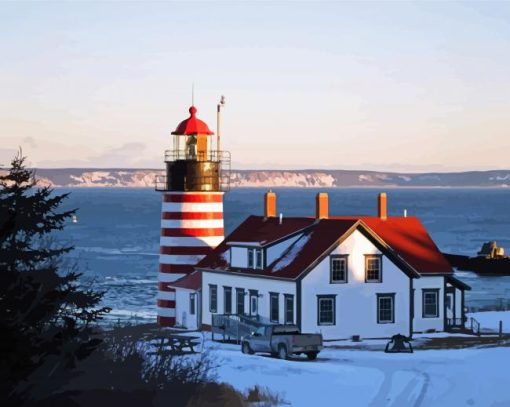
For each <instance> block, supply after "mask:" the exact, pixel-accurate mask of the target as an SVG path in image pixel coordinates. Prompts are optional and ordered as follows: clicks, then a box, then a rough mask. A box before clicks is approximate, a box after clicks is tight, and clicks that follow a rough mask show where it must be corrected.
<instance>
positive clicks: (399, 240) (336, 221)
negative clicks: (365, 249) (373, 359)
mask: <svg viewBox="0 0 510 407" xmlns="http://www.w3.org/2000/svg"><path fill="white" fill-rule="evenodd" d="M283 227H285V228H286V230H285V232H284V231H283V229H282V230H280V228H283ZM356 228H357V229H360V230H361V231H363V232H364V233H365V234H366V235H367V236H368V237H369V238H370V239H372V240H373V241H374V243H376V244H377V245H378V246H379V248H380V250H381V251H383V252H384V253H385V254H386V255H387V256H388V257H390V258H391V259H392V261H395V262H397V263H400V265H401V266H402V268H403V269H405V270H406V272H408V273H410V274H412V275H416V272H417V273H419V274H423V275H430V274H432V275H434V274H451V273H453V270H452V268H451V266H450V265H449V263H448V262H447V261H446V259H445V258H444V257H443V255H442V254H441V252H440V251H439V249H438V248H437V246H436V245H435V244H434V242H433V241H432V239H431V238H430V236H429V234H428V233H427V231H426V229H425V228H424V227H423V225H422V224H421V222H420V221H419V219H418V218H416V217H406V218H401V217H389V218H388V219H387V220H381V219H380V218H378V217H333V218H329V219H321V220H317V219H314V218H286V219H284V220H283V224H282V225H279V224H278V219H274V218H270V219H266V218H263V217H261V216H250V217H248V218H247V219H246V220H245V221H244V222H243V223H241V225H239V227H238V228H237V229H236V230H234V231H233V232H232V233H231V234H230V235H229V236H228V237H227V238H226V239H225V241H224V242H223V243H221V244H220V245H219V246H218V247H217V248H216V249H214V250H213V252H212V253H211V254H209V255H208V256H206V257H205V258H204V259H202V261H200V262H199V263H198V264H197V267H198V268H206V269H219V270H224V271H231V272H240V273H244V272H246V271H247V270H246V269H233V268H230V266H229V264H228V263H227V260H226V258H225V257H226V256H225V254H226V252H227V250H228V248H229V245H228V243H229V242H243V241H245V242H256V241H257V239H260V240H258V241H259V242H260V243H261V245H267V244H269V243H271V242H276V241H278V240H280V239H282V238H283V237H285V235H287V236H288V235H291V234H294V233H297V232H299V231H302V232H303V233H302V236H301V237H300V238H299V239H298V240H297V241H296V242H294V243H293V244H292V245H291V246H290V247H289V248H288V249H287V250H286V251H285V252H284V253H283V254H282V256H281V257H280V258H279V259H277V260H275V261H274V262H273V263H272V264H269V265H268V266H267V268H266V269H265V270H254V269H250V270H249V274H260V275H265V276H271V277H278V278H289V279H295V278H297V277H299V276H300V275H301V274H302V273H303V272H305V271H306V270H307V269H308V268H310V267H311V266H312V265H313V264H315V263H316V262H317V261H320V260H321V258H322V257H323V256H326V255H327V254H328V252H329V250H330V249H332V248H333V247H334V245H335V244H337V242H339V241H340V240H341V239H343V238H346V237H347V236H349V235H350V233H351V232H352V231H353V230H354V229H356ZM381 241H382V244H381ZM262 242H264V244H262Z"/></svg>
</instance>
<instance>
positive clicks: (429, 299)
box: [422, 289, 439, 318]
mask: <svg viewBox="0 0 510 407" xmlns="http://www.w3.org/2000/svg"><path fill="white" fill-rule="evenodd" d="M422 315H423V318H437V317H439V289H433V290H432V289H428V290H427V289H425V290H423V312H422Z"/></svg>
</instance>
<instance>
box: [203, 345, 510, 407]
mask: <svg viewBox="0 0 510 407" xmlns="http://www.w3.org/2000/svg"><path fill="white" fill-rule="evenodd" d="M207 346H208V347H210V348H211V352H212V354H213V355H214V356H215V357H217V358H218V361H219V362H220V368H219V369H218V375H219V380H220V381H224V382H227V383H230V384H231V385H233V386H234V387H235V388H237V389H239V390H241V391H244V390H246V389H248V388H250V387H253V386H254V385H256V384H258V385H261V386H264V387H267V388H269V389H271V390H272V391H273V392H276V393H279V394H281V395H282V396H283V398H284V399H285V400H286V401H287V402H288V403H289V404H290V405H292V406H405V407H407V406H449V407H450V406H464V405H466V406H500V407H503V406H510V391H509V389H508V385H509V384H510V379H509V371H508V361H510V347H494V348H470V349H452V350H417V351H415V353H413V354H386V353H384V352H382V350H381V351H371V350H349V349H334V348H332V347H331V346H327V347H326V348H325V349H324V350H323V351H322V352H321V353H320V355H319V358H318V359H317V360H316V361H308V360H307V359H302V358H297V359H295V360H289V361H283V360H279V359H274V358H271V357H269V356H265V355H244V354H242V353H241V352H240V350H239V346H237V345H228V344H218V343H212V342H207Z"/></svg>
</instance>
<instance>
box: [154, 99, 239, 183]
mask: <svg viewBox="0 0 510 407" xmlns="http://www.w3.org/2000/svg"><path fill="white" fill-rule="evenodd" d="M189 114H190V116H189V117H188V118H187V119H186V120H183V121H182V122H180V123H179V125H178V126H177V128H176V129H175V131H173V132H172V136H173V148H172V149H171V150H167V151H165V162H166V176H165V177H159V178H158V179H157V180H156V189H157V190H160V191H183V192H186V191H190V192H192V191H195V192H207V191H211V192H213V191H225V190H228V189H229V183H230V153H228V152H225V151H219V149H218V145H219V137H218V138H217V141H216V146H215V147H216V149H214V146H213V135H214V132H212V131H211V130H210V129H209V126H208V125H207V124H206V123H205V122H204V121H202V120H200V119H199V118H197V108H196V107H195V106H191V107H190V108H189ZM218 126H219V109H218ZM218 131H219V128H218Z"/></svg>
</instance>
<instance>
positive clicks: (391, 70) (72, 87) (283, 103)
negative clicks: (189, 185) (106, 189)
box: [0, 1, 510, 172]
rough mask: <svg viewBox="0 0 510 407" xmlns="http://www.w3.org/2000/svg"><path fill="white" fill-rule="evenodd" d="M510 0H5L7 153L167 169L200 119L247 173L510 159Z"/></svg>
mask: <svg viewBox="0 0 510 407" xmlns="http://www.w3.org/2000/svg"><path fill="white" fill-rule="evenodd" d="M509 67H510V2H487V1H484V2H480V3H477V2H440V1H436V2H404V1H400V2H383V1H377V2H365V1H358V2H320V1H310V2H302V1H299V2H298V1H289V2H276V1H271V2H269V1H255V2H244V1H243V2H241V1H233V2H215V1H208V2H194V1H186V2H146V1H145V2H121V1H112V2H90V1H84V2H33V3H32V2H2V1H0V164H4V165H7V164H8V163H9V160H10V158H11V157H12V156H13V155H14V153H15V151H16V150H17V149H18V147H22V149H23V153H24V154H25V155H27V156H28V159H29V162H30V164H31V165H33V166H36V167H41V168H59V167H94V168H119V167H121V168H131V167H133V168H163V165H164V164H163V153H164V150H165V149H169V148H171V147H172V137H171V136H170V132H171V131H173V130H174V129H175V127H176V126H177V125H178V123H179V122H180V121H181V120H184V119H185V118H187V117H188V108H189V106H190V104H191V87H192V84H193V83H194V88H195V92H194V100H195V105H196V106H197V109H198V113H197V115H198V117H199V118H201V119H202V120H204V121H206V122H207V123H208V124H209V127H210V128H211V129H212V130H213V131H215V130H216V104H217V103H218V101H219V98H220V96H221V95H225V97H226V105H225V107H224V109H223V111H222V127H221V133H222V147H223V148H224V149H226V150H229V151H230V152H231V154H232V166H233V168H236V169H312V168H313V169H363V170H380V171H402V172H421V171H441V172H443V171H464V170H486V169H509V168H510V158H509V153H510V131H509V130H510V114H509V111H510V68H509Z"/></svg>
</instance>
